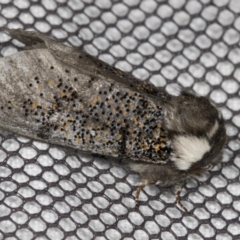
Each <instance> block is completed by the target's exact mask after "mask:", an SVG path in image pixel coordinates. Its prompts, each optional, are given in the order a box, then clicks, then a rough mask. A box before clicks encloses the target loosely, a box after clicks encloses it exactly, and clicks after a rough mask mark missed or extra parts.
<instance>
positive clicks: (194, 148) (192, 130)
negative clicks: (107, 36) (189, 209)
mask: <svg viewBox="0 0 240 240" xmlns="http://www.w3.org/2000/svg"><path fill="white" fill-rule="evenodd" d="M3 30H4V31H5V33H6V34H8V35H10V36H11V37H12V38H15V39H17V40H18V41H20V42H22V43H24V44H25V45H26V47H25V49H24V50H23V51H21V52H18V53H16V54H13V55H11V56H7V57H4V58H1V59H0V69H1V76H0V88H1V92H0V127H2V128H4V129H7V130H9V131H12V132H15V133H17V134H20V135H23V136H26V137H29V138H32V139H37V140H42V141H45V142H48V143H53V144H57V145H61V146H67V147H71V148H74V149H78V150H81V151H87V152H91V153H93V154H97V155H103V156H109V157H111V158H114V159H115V158H116V159H119V160H121V161H122V162H123V163H126V164H127V165H128V166H129V167H130V169H131V170H133V171H135V172H137V173H139V174H140V176H141V177H142V183H141V184H140V186H139V187H138V189H137V191H136V200H137V199H138V197H139V193H140V191H141V190H142V189H143V187H144V186H146V185H147V184H157V185H159V186H164V187H165V186H173V189H174V193H175V196H176V203H177V205H178V206H180V207H181V208H182V209H183V210H185V211H186V208H185V207H184V206H183V205H182V204H181V200H180V192H181V189H182V187H183V186H184V184H185V182H186V181H187V180H188V179H189V178H191V177H194V176H196V175H199V174H201V173H202V172H204V171H205V170H206V169H209V168H210V167H211V166H214V165H216V164H218V163H219V162H220V161H221V155H222V149H223V146H224V144H225V139H226V133H225V127H224V120H223V118H222V115H221V113H220V111H218V110H217V108H216V107H215V106H214V105H212V104H211V103H210V101H209V100H208V99H207V98H205V97H201V96H196V95H195V94H193V93H189V92H185V91H182V92H181V93H180V95H179V96H172V95H170V94H168V93H166V92H165V91H163V90H162V89H160V88H157V87H155V86H153V85H151V84H149V83H147V82H145V81H140V80H138V79H136V78H135V77H133V76H132V75H130V74H128V73H125V72H122V71H120V70H119V69H116V68H114V67H112V66H110V65H108V64H106V63H104V62H103V61H101V60H98V59H96V58H94V57H92V56H91V55H89V54H87V53H84V52H81V51H79V50H78V49H74V48H72V47H69V46H66V45H64V44H62V43H59V42H57V41H55V40H53V39H50V38H48V37H46V36H44V35H42V34H40V33H37V32H30V31H24V30H21V29H17V30H14V29H8V28H3Z"/></svg>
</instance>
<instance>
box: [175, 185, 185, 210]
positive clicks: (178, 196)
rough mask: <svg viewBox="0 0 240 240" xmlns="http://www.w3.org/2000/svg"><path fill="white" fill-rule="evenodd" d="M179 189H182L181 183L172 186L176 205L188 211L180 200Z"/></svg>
mask: <svg viewBox="0 0 240 240" xmlns="http://www.w3.org/2000/svg"><path fill="white" fill-rule="evenodd" d="M181 191H182V184H178V185H176V186H174V194H175V199H176V205H177V206H178V207H179V208H180V209H181V210H183V211H184V212H188V210H187V209H186V208H185V207H184V206H183V204H182V202H181V196H180V194H181Z"/></svg>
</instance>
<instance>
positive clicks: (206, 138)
mask: <svg viewBox="0 0 240 240" xmlns="http://www.w3.org/2000/svg"><path fill="white" fill-rule="evenodd" d="M166 126H167V128H168V131H169V138H170V139H171V145H172V153H171V156H170V159H171V161H172V162H173V164H174V165H175V167H176V168H177V169H179V170H181V171H186V172H188V173H189V174H198V173H200V172H203V171H205V170H206V169H208V168H211V167H212V166H214V165H216V164H218V163H219V162H220V161H221V158H222V149H223V147H224V145H225V141H226V130H225V126H224V120H223V118H222V114H221V113H220V111H218V110H217V108H216V107H215V106H214V105H213V104H211V103H210V101H209V100H208V99H207V98H205V97H199V96H196V95H194V94H191V93H185V92H184V93H182V94H181V95H180V96H179V97H176V98H174V99H173V100H172V102H171V104H170V105H169V107H168V110H167V112H166Z"/></svg>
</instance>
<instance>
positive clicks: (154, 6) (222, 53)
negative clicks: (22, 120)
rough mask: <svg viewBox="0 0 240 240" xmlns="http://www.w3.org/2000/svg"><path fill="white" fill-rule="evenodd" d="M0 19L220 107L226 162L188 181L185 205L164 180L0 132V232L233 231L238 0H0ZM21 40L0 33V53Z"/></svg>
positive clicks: (239, 209)
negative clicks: (145, 179) (148, 181)
mask: <svg viewBox="0 0 240 240" xmlns="http://www.w3.org/2000/svg"><path fill="white" fill-rule="evenodd" d="M0 4H1V5H0V26H3V25H8V27H10V28H12V27H13V28H16V27H19V28H24V29H34V30H36V31H39V32H42V33H45V34H46V35H52V36H53V37H55V38H57V39H59V40H60V41H63V42H65V43H67V44H69V45H72V46H74V47H77V48H79V49H82V48H83V49H84V50H85V51H87V52H88V53H90V54H92V55H94V56H96V57H98V58H100V59H102V60H103V61H106V62H108V63H109V64H111V65H114V66H116V67H117V68H120V69H122V70H124V71H127V72H131V73H132V74H133V75H134V76H136V77H138V78H140V79H142V80H146V81H150V82H151V83H153V84H154V85H156V86H159V87H162V88H163V89H165V90H166V91H169V92H172V93H174V92H175V91H176V89H177V88H176V86H177V85H180V86H182V87H183V88H184V89H191V90H193V91H195V92H197V93H199V94H200V95H204V96H208V97H209V98H210V99H211V100H212V101H213V102H214V103H215V104H217V105H218V106H220V109H221V110H222V113H223V116H224V118H225V119H226V125H227V135H228V137H229V139H228V143H227V146H226V149H225V153H224V158H223V162H222V164H219V165H218V166H217V167H215V168H214V169H213V170H212V171H211V172H207V173H206V174H205V175H204V176H202V177H201V178H200V179H196V180H192V181H190V182H189V183H188V184H187V185H186V187H185V189H184V191H183V193H182V198H183V204H184V205H185V206H186V207H187V208H188V209H189V213H183V212H182V211H180V210H179V209H178V208H177V207H175V205H174V202H175V198H174V196H173V194H172V192H171V191H170V190H169V189H159V188H158V187H156V186H147V187H145V188H144V190H143V192H142V193H141V195H140V206H139V209H137V210H135V208H134V207H135V203H134V193H135V188H136V186H137V185H138V184H139V180H140V178H139V176H138V175H137V174H134V173H132V172H130V171H129V170H127V169H126V168H124V167H122V166H120V165H118V164H114V163H112V162H107V161H106V160H104V159H97V158H96V157H93V156H91V155H84V154H82V153H79V152H77V151H73V150H70V149H65V148H60V147H56V146H52V145H49V144H45V143H41V142H37V141H33V140H30V139H26V138H23V137H20V136H18V135H14V134H11V133H9V132H5V131H3V130H2V131H1V134H0V140H1V146H0V179H1V181H0V239H25V240H27V239H68V240H70V239H71V240H73V239H74V240H75V239H84V240H87V239H98V240H100V239H114V240H117V239H137V240H140V239H143V240H145V239H163V240H172V239H188V240H193V239H194V240H199V239H217V240H220V239H224V240H230V239H239V236H240V224H239V220H240V183H239V170H240V156H239V152H240V151H239V149H240V141H239V137H240V131H239V130H240V92H239V86H240V84H239V83H240V67H239V66H240V48H239V37H240V34H239V31H240V1H239V0H212V1H211V0H192V1H191V0H190V1H187V0H169V1H164V0H162V1H161V0H155V1H154V0H145V1H140V0H123V1H115V0H112V1H110V0H96V1H93V0H69V1H67V0H55V1H54V0H42V1H38V0H32V1H30V0H13V1H10V0H0ZM21 46H22V44H21V43H19V42H18V41H16V40H11V39H10V38H9V37H8V36H7V35H5V34H4V33H3V32H1V31H0V52H1V55H2V56H6V55H9V54H13V53H15V52H17V51H18V50H19V49H20V47H21Z"/></svg>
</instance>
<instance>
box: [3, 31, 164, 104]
mask: <svg viewBox="0 0 240 240" xmlns="http://www.w3.org/2000/svg"><path fill="white" fill-rule="evenodd" d="M4 30H5V32H6V33H7V34H9V35H10V36H11V37H13V38H15V39H18V40H19V41H21V42H23V43H24V44H26V48H27V49H39V48H47V49H49V51H50V52H51V53H52V54H53V56H54V57H56V58H57V59H58V60H60V61H61V62H63V63H64V64H67V65H69V66H72V67H75V68H76V69H78V70H79V71H80V72H82V73H84V74H87V75H89V76H93V77H98V78H99V77H100V78H104V80H106V81H109V82H113V83H115V82H118V83H119V84H121V85H124V86H125V87H128V88H131V89H132V90H134V91H137V92H140V93H141V94H146V97H150V98H152V100H156V98H154V97H152V96H151V95H154V96H156V95H158V94H159V93H161V89H160V88H156V87H155V86H154V85H152V84H149V83H147V82H146V81H141V80H139V79H137V78H135V77H134V76H132V75H131V74H128V73H126V72H123V71H121V70H120V69H117V68H115V67H112V66H110V65H108V64H107V63H105V62H103V61H101V60H99V59H97V58H95V57H93V56H91V55H89V54H87V53H84V52H81V51H78V50H76V49H75V48H72V47H68V46H66V45H64V44H62V43H60V42H58V41H56V40H53V39H51V38H49V37H46V36H45V35H43V34H41V33H38V32H33V31H24V30H22V29H8V28H4ZM162 97H163V96H162V95H161V98H162Z"/></svg>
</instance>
